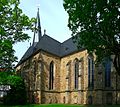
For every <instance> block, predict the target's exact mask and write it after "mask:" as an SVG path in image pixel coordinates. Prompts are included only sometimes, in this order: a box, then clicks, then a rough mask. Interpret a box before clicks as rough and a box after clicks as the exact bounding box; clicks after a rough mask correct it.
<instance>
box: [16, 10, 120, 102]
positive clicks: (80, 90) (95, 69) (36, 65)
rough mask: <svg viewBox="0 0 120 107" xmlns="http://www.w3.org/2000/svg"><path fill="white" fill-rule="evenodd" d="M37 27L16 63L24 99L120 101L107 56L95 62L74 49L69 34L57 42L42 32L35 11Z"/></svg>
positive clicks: (118, 90)
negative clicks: (24, 94)
mask: <svg viewBox="0 0 120 107" xmlns="http://www.w3.org/2000/svg"><path fill="white" fill-rule="evenodd" d="M37 27H38V33H37V35H34V38H33V44H32V45H31V46H30V47H29V48H28V50H27V51H26V52H25V54H24V55H23V57H22V58H21V60H20V61H19V63H18V64H17V67H16V71H17V74H18V75H20V76H22V78H24V81H25V84H26V87H27V88H26V90H27V98H28V102H30V103H39V104H45V103H46V104H49V103H65V104H120V84H119V81H120V77H118V76H117V75H116V72H115V69H114V67H113V65H112V63H111V62H110V60H108V59H107V60H106V61H105V62H104V64H99V65H98V66H95V64H94V61H95V56H92V55H89V54H88V53H87V50H86V49H85V48H80V49H78V48H77V46H76V44H75V43H74V42H73V40H72V38H69V39H68V40H66V41H64V42H63V43H60V42H59V41H57V40H55V39H53V38H51V37H50V36H48V35H47V34H44V35H42V34H41V26H40V17H39V11H38V13H37ZM36 36H38V38H39V39H38V42H35V37H36Z"/></svg>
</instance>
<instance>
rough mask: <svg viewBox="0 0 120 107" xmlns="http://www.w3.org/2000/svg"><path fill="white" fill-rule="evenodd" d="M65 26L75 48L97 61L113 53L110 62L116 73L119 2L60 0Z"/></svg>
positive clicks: (119, 50) (119, 63) (119, 55)
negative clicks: (64, 13) (65, 20)
mask: <svg viewBox="0 0 120 107" xmlns="http://www.w3.org/2000/svg"><path fill="white" fill-rule="evenodd" d="M63 5H64V8H65V10H66V11H67V13H68V15H69V21H68V27H69V28H70V30H71V31H72V35H73V39H74V40H75V42H76V43H77V45H78V47H81V46H83V47H85V48H86V49H87V50H88V52H89V53H95V54H96V55H97V62H101V61H102V60H103V58H104V57H108V56H111V55H115V57H114V60H113V64H114V66H115V68H116V71H117V72H118V74H119V75H120V1H119V0H64V4H63Z"/></svg>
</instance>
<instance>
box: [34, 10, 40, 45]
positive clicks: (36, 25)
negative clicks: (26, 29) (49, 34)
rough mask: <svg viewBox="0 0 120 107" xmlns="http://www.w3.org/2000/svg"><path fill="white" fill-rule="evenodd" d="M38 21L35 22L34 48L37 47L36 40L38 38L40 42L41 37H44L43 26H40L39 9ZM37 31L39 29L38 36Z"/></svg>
mask: <svg viewBox="0 0 120 107" xmlns="http://www.w3.org/2000/svg"><path fill="white" fill-rule="evenodd" d="M36 19H37V21H36V22H35V30H34V36H33V44H32V45H33V46H34V45H35V40H36V36H38V41H37V42H39V41H40V39H41V37H42V33H41V25H40V16H39V8H38V11H37V17H36ZM36 29H37V34H38V35H36Z"/></svg>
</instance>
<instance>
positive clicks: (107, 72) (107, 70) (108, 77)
mask: <svg viewBox="0 0 120 107" xmlns="http://www.w3.org/2000/svg"><path fill="white" fill-rule="evenodd" d="M110 86H111V61H110V59H109V58H107V59H105V87H110Z"/></svg>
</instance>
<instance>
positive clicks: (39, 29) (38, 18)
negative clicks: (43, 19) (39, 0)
mask: <svg viewBox="0 0 120 107" xmlns="http://www.w3.org/2000/svg"><path fill="white" fill-rule="evenodd" d="M37 23H38V26H37V27H38V42H39V41H40V39H41V37H42V33H41V25H40V15H39V8H38V12H37Z"/></svg>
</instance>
